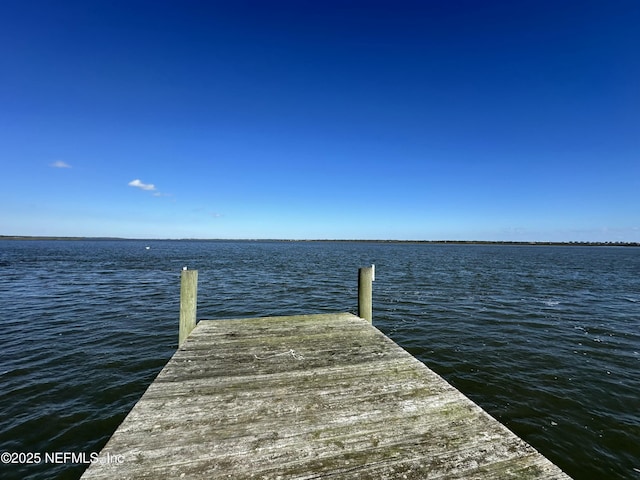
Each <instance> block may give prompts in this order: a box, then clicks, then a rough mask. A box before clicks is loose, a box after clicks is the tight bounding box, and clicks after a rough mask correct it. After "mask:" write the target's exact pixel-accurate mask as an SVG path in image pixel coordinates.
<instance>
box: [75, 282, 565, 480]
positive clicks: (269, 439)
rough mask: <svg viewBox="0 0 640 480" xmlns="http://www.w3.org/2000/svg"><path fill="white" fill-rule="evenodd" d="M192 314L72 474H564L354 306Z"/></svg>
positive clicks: (93, 477) (88, 479)
mask: <svg viewBox="0 0 640 480" xmlns="http://www.w3.org/2000/svg"><path fill="white" fill-rule="evenodd" d="M366 273H367V272H365V274H366ZM369 273H372V272H369ZM195 278H196V281H197V273H196V274H195ZM370 280H371V278H367V277H366V276H365V278H364V281H363V277H362V272H361V283H364V284H367V283H370ZM183 281H184V275H183ZM183 286H184V283H183ZM187 290H189V289H187ZM365 291H367V288H365ZM368 292H369V294H368V295H370V287H369V288H368ZM184 293H185V292H184V291H183V298H189V299H190V301H191V302H192V303H193V305H195V294H193V295H191V294H188V292H187V295H185V294H184ZM187 303H188V302H187ZM360 305H361V308H363V310H364V311H366V312H368V313H367V315H368V316H369V318H370V316H371V311H370V302H367V301H365V302H364V303H362V302H360ZM363 305H364V306H363ZM363 310H361V312H362V311H363ZM185 312H187V313H186V315H181V318H182V317H183V316H184V317H187V318H193V317H194V316H195V310H194V309H192V310H189V308H186V309H185ZM181 313H184V312H182V309H181ZM187 323H188V322H187ZM193 323H194V324H195V321H194V322H193ZM190 328H192V327H189V328H188V329H187V333H185V334H184V338H183V339H182V340H183V342H182V344H181V346H180V348H179V349H178V351H177V352H176V353H175V355H174V356H173V357H172V358H171V360H169V362H168V363H167V365H166V366H165V368H164V369H163V370H162V371H161V372H160V374H159V375H158V376H157V378H156V379H155V381H154V382H153V383H152V384H151V386H150V387H149V388H148V390H147V391H146V392H145V393H144V395H143V396H142V398H141V399H140V401H139V402H138V403H137V404H136V405H135V406H134V407H133V409H132V410H131V412H130V413H129V415H128V416H127V417H126V418H125V420H124V421H123V423H122V424H121V425H120V427H119V428H118V429H117V431H116V432H115V434H114V435H113V436H112V438H111V439H110V440H109V442H108V443H107V445H106V446H105V447H104V449H103V450H102V452H101V453H100V457H99V461H98V462H96V463H94V464H92V465H90V466H89V468H88V469H87V470H86V472H85V473H84V475H83V476H82V479H84V480H98V479H109V480H111V479H114V478H116V479H119V480H129V479H168V478H172V479H173V478H175V479H181V478H184V479H222V478H224V479H234V480H241V479H273V480H276V479H280V480H288V479H319V478H334V479H372V480H373V479H375V480H381V479H431V478H434V479H435V478H447V479H453V478H461V479H462V478H463V479H483V480H484V479H507V478H512V479H518V480H520V479H543V478H544V479H568V478H569V477H568V476H566V475H565V474H564V473H563V472H562V471H561V470H560V469H558V468H557V467H556V466H555V465H553V464H552V463H551V462H550V461H548V460H547V459H546V458H544V457H543V456H542V455H540V454H539V453H538V452H536V451H535V450H534V449H533V448H532V447H531V446H529V445H528V444H527V443H525V442H524V441H523V440H521V439H519V438H518V437H517V436H516V435H514V434H513V433H512V432H510V431H509V430H508V429H507V428H506V427H504V426H503V425H501V424H500V423H499V422H498V421H496V420H495V419H493V418H492V417H490V416H489V415H488V414H487V413H486V412H484V411H483V410H482V409H481V408H480V407H478V406H477V405H476V404H474V403H473V402H472V401H471V400H469V399H468V398H466V397H465V396H464V395H463V394H462V393H460V392H459V391H457V390H456V389H454V388H453V387H452V386H451V385H449V384H448V383H447V382H446V381H445V380H444V379H442V378H441V377H439V376H438V375H437V374H435V373H434V372H433V371H431V370H430V369H429V368H427V367H426V366H425V365H423V364H422V363H421V362H419V361H418V360H416V359H415V358H413V357H412V356H411V355H410V354H409V353H407V352H406V351H404V350H403V349H402V348H400V347H399V346H398V345H396V344H395V343H394V342H393V341H392V340H390V339H389V338H387V337H386V336H385V335H384V334H383V333H382V332H380V331H379V330H378V329H376V328H375V327H373V325H372V324H371V322H370V321H367V320H364V319H362V318H360V317H358V316H355V315H352V314H349V313H337V314H323V315H301V316H288V317H266V318H249V319H235V320H213V321H201V322H199V323H198V324H197V326H195V328H194V329H193V331H191V332H190V334H188V331H189V330H190ZM181 335H182V333H181ZM186 335H188V336H186ZM185 339H186V341H185Z"/></svg>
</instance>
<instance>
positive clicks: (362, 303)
mask: <svg viewBox="0 0 640 480" xmlns="http://www.w3.org/2000/svg"><path fill="white" fill-rule="evenodd" d="M374 268H375V267H374V265H371V266H370V267H363V268H360V269H358V316H359V317H360V318H364V319H365V320H368V321H370V322H373V294H372V293H373V285H372V282H373V278H374V277H373V272H374Z"/></svg>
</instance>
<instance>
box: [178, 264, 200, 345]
mask: <svg viewBox="0 0 640 480" xmlns="http://www.w3.org/2000/svg"><path fill="white" fill-rule="evenodd" d="M197 305H198V271H197V270H187V267H184V269H183V270H182V275H181V277H180V333H179V335H178V347H181V346H182V344H183V343H184V341H185V340H186V339H187V337H188V336H189V334H190V333H191V330H193V329H194V328H195V326H196V310H197Z"/></svg>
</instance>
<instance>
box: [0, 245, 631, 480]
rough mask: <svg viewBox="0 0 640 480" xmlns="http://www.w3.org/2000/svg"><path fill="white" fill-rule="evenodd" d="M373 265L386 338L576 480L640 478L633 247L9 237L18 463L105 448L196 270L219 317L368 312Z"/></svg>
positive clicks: (173, 337)
mask: <svg viewBox="0 0 640 480" xmlns="http://www.w3.org/2000/svg"><path fill="white" fill-rule="evenodd" d="M147 245H148V246H150V247H151V248H150V249H146V248H145V246H147ZM371 263H375V264H376V282H375V283H374V323H375V324H376V326H377V327H378V328H380V329H381V330H382V331H383V332H385V333H387V334H388V335H389V336H390V337H391V338H393V339H394V340H395V341H396V342H398V343H399V344H400V345H402V346H403V347H404V348H405V349H407V350H408V351H409V352H411V353H412V354H413V355H415V356H416V357H417V358H419V359H420V360H422V361H423V362H425V363H426V364H427V365H428V366H430V367H431V368H433V369H434V370H435V371H437V372H438V373H440V374H441V375H443V376H444V377H445V378H446V379H447V380H448V381H449V382H450V383H452V384H453V385H454V386H456V387H457V388H459V389H460V390H462V391H463V392H464V393H465V394H467V395H468V396H469V397H471V398H472V399H473V400H474V401H476V402H477V403H479V404H480V405H481V406H482V407H484V408H485V409H486V410H487V411H488V412H489V413H491V414H492V415H493V416H495V417H497V418H498V419H499V420H501V421H502V422H503V423H505V424H506V425H507V426H508V427H509V428H510V429H512V430H513V431H515V432H516V433H517V434H518V435H520V436H521V437H523V438H524V439H525V440H527V441H528V442H529V443H531V444H532V445H533V446H534V447H536V448H537V449H538V450H539V451H540V452H542V453H543V454H544V455H546V456H547V457H548V458H550V459H551V460H552V461H553V462H555V463H556V464H558V465H559V466H560V467H561V468H562V469H563V470H565V471H566V472H567V473H568V474H569V475H571V476H572V477H574V478H575V479H604V478H607V479H618V478H640V329H639V327H640V248H631V247H627V248H625V247H610V248H609V247H543V246H530V247H528V246H526V247H525V246H475V245H412V244H382V243H381V244H374V243H330V242H328V243H307V242H177V241H147V242H140V241H77V242H73V241H57V242H49V241H29V242H17V241H0V320H1V324H2V334H1V336H0V452H4V451H9V452H23V453H26V452H40V453H41V454H42V455H44V454H45V453H47V452H74V453H78V452H85V453H87V455H88V454H89V453H90V452H95V451H99V450H100V449H101V448H102V446H103V445H104V444H105V443H106V441H107V439H108V438H109V436H110V435H111V434H112V433H113V431H114V430H115V428H116V427H117V426H118V425H119V423H120V422H121V421H122V420H123V418H124V417H125V415H126V414H127V412H128V411H129V409H130V408H131V407H132V405H133V404H134V403H135V402H136V401H137V399H138V398H139V397H140V396H141V395H142V393H143V392H144V390H145V389H146V387H147V386H148V385H149V383H150V382H151V381H152V380H153V378H154V377H155V375H156V374H157V373H158V372H159V371H160V369H161V368H162V366H163V365H164V364H165V363H166V361H167V360H168V359H169V357H170V356H171V355H172V354H173V352H174V351H175V348H176V343H177V329H178V310H179V277H180V270H181V268H182V267H183V266H184V265H188V266H189V267H190V268H197V269H198V270H199V277H200V282H199V285H200V289H199V294H198V300H199V301H198V309H199V310H198V317H199V318H211V319H215V318H225V317H239V316H242V317H244V316H258V315H285V314H295V313H314V312H335V311H352V312H355V309H356V296H357V268H358V267H359V266H366V265H369V264H371ZM85 467H86V466H85V465H77V464H73V463H71V462H67V463H60V464H52V463H47V464H44V463H41V464H38V465H24V466H19V465H0V478H8V479H13V478H15V479H23V478H24V479H45V478H46V479H49V478H60V479H62V478H65V479H76V478H78V477H79V476H80V475H81V473H82V471H84V468H85Z"/></svg>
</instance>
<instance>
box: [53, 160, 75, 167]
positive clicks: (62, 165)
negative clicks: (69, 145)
mask: <svg viewBox="0 0 640 480" xmlns="http://www.w3.org/2000/svg"><path fill="white" fill-rule="evenodd" d="M49 166H50V167H53V168H71V165H69V164H68V163H66V162H63V161H62V160H57V161H55V162H53V163H52V164H51V165H49Z"/></svg>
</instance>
